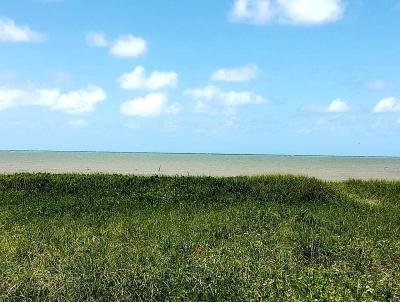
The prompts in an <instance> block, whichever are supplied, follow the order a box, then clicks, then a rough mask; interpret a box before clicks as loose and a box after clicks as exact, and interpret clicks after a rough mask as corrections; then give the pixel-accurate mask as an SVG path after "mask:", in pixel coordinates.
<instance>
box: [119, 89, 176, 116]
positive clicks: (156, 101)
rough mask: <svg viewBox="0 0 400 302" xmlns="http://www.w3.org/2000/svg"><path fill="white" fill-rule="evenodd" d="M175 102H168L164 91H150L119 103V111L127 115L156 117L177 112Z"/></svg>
mask: <svg viewBox="0 0 400 302" xmlns="http://www.w3.org/2000/svg"><path fill="white" fill-rule="evenodd" d="M179 111H180V107H179V105H178V104H177V103H173V104H170V102H169V100H168V97H167V96H166V95H165V94H164V93H150V94H148V95H146V96H145V97H142V98H135V99H132V100H129V101H126V102H124V103H122V104H121V106H120V112H121V114H123V115H127V116H137V117H144V118H149V117H157V116H160V115H163V114H178V113H179Z"/></svg>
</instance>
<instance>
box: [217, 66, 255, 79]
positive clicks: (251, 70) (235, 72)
mask: <svg viewBox="0 0 400 302" xmlns="http://www.w3.org/2000/svg"><path fill="white" fill-rule="evenodd" d="M258 73H259V69H258V67H257V66H256V65H253V64H249V65H245V66H242V67H239V68H231V69H229V68H222V69H218V70H216V71H215V72H214V73H213V74H212V75H211V80H213V81H223V82H247V81H251V80H253V79H255V78H256V77H257V75H258Z"/></svg>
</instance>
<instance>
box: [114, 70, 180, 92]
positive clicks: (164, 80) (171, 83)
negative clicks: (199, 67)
mask: <svg viewBox="0 0 400 302" xmlns="http://www.w3.org/2000/svg"><path fill="white" fill-rule="evenodd" d="M118 82H119V84H120V86H121V88H122V89H126V90H138V89H147V90H158V89H161V88H167V87H172V88H173V87H176V85H177V82H178V74H177V73H176V72H173V71H168V72H163V71H153V72H152V73H151V74H150V76H149V77H147V76H146V72H145V69H144V68H143V67H142V66H138V67H136V68H135V69H134V70H133V71H132V72H129V73H125V74H123V75H122V76H121V77H119V79H118Z"/></svg>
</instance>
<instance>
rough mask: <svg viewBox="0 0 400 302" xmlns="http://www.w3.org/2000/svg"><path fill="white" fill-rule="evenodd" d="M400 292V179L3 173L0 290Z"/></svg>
mask: <svg viewBox="0 0 400 302" xmlns="http://www.w3.org/2000/svg"><path fill="white" fill-rule="evenodd" d="M21 300H23V301H25V300H28V301H55V300H57V301H85V300H88V301H97V300H99V301H135V300H139V301H156V300H157V301H160V300H161V301H163V300H173V301H251V300H254V301H257V300H264V301H399V300H400V183H399V182H383V181H376V182H373V181H369V182H359V181H349V182H345V183H325V182H321V181H318V180H315V179H309V178H302V177H290V176H266V177H254V178H248V177H240V178H206V177H129V176H111V175H110V176H105V175H90V176H87V175H86V176H85V175H40V174H39V175H28V174H19V175H12V176H0V301H21Z"/></svg>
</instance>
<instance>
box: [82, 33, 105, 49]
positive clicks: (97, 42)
mask: <svg viewBox="0 0 400 302" xmlns="http://www.w3.org/2000/svg"><path fill="white" fill-rule="evenodd" d="M85 38H86V44H87V45H88V46H90V47H107V46H108V41H107V38H106V35H105V34H104V33H101V32H92V33H88V34H86V37H85Z"/></svg>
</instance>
